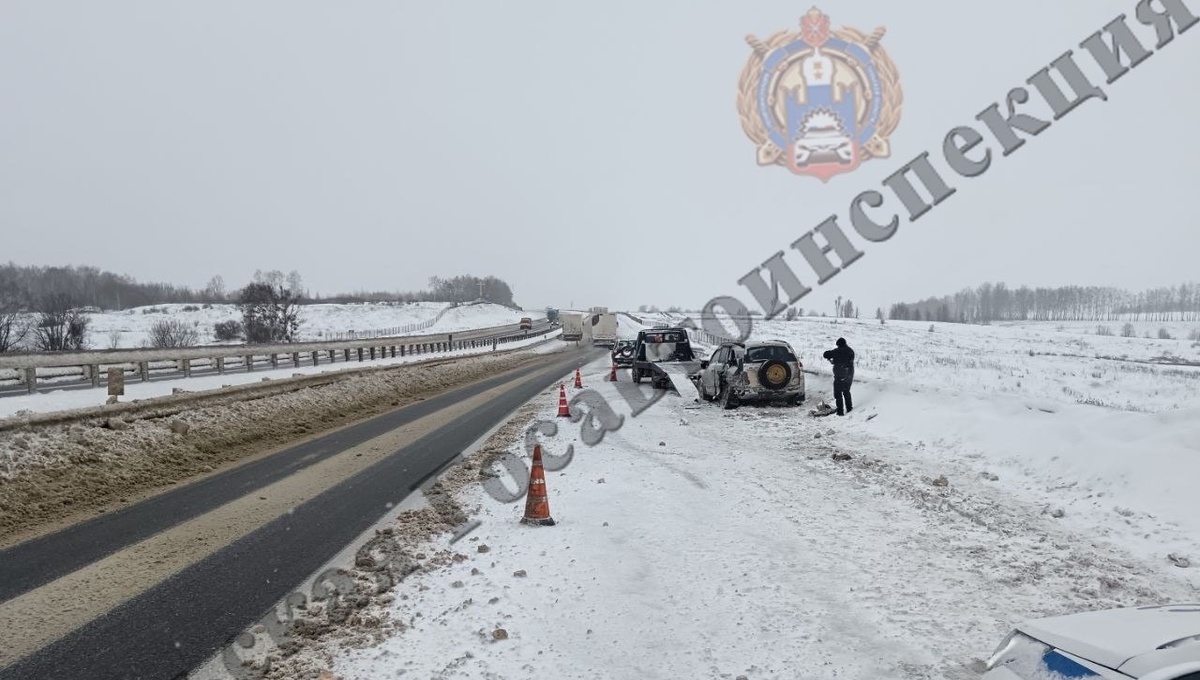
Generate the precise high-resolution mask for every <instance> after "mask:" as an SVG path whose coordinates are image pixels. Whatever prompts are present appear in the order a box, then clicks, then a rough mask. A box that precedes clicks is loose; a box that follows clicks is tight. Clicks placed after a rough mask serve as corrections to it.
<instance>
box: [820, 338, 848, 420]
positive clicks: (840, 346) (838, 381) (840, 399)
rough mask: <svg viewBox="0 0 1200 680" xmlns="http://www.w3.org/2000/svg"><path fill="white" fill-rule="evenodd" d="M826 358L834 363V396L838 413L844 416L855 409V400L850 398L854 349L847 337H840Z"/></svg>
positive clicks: (826, 354)
mask: <svg viewBox="0 0 1200 680" xmlns="http://www.w3.org/2000/svg"><path fill="white" fill-rule="evenodd" d="M825 358H826V359H828V360H829V363H831V364H833V398H834V399H835V400H836V401H837V414H838V415H839V416H844V415H846V414H847V413H849V412H850V411H853V410H854V402H853V401H851V399H850V385H851V384H852V383H853V382H854V350H852V349H850V345H847V344H846V339H845V338H838V339H837V347H836V348H834V349H831V350H829V351H827V352H825ZM843 405H844V406H845V409H844V410H843V408H842V407H843Z"/></svg>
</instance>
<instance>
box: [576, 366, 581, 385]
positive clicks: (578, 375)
mask: <svg viewBox="0 0 1200 680" xmlns="http://www.w3.org/2000/svg"><path fill="white" fill-rule="evenodd" d="M575 387H583V376H582V375H580V374H579V369H578V368H576V369H575Z"/></svg>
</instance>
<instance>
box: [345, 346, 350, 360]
mask: <svg viewBox="0 0 1200 680" xmlns="http://www.w3.org/2000/svg"><path fill="white" fill-rule="evenodd" d="M345 353H346V361H350V348H349V347H347V348H346V350H345Z"/></svg>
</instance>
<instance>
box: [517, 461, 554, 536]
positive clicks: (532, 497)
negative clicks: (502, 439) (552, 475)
mask: <svg viewBox="0 0 1200 680" xmlns="http://www.w3.org/2000/svg"><path fill="white" fill-rule="evenodd" d="M521 524H529V525H532V526H541V527H552V526H554V520H553V519H551V517H550V498H549V497H548V496H547V495H546V471H545V469H544V468H543V467H542V445H541V444H534V446H533V468H532V469H530V470H529V494H528V495H527V496H526V497H525V517H523V518H522V519H521Z"/></svg>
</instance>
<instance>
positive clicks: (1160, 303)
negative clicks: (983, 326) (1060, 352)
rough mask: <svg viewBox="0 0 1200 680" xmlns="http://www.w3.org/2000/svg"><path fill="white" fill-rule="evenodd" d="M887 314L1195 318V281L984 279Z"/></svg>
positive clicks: (1199, 287)
mask: <svg viewBox="0 0 1200 680" xmlns="http://www.w3.org/2000/svg"><path fill="white" fill-rule="evenodd" d="M888 318H890V319H897V320H902V321H942V322H953V323H987V322H991V321H1116V320H1119V319H1129V320H1133V321H1172V320H1177V321H1196V320H1200V284H1196V283H1182V284H1179V285H1177V286H1165V287H1159V288H1153V289H1149V290H1145V291H1141V292H1136V293H1135V292H1130V291H1128V290H1124V289H1120V288H1114V287H1108V286H1059V287H1055V288H1043V287H1039V288H1030V287H1028V286H1021V287H1019V288H1010V287H1008V286H1007V285H1006V284H1004V283H985V284H983V285H981V286H979V287H977V288H967V289H964V290H962V291H959V292H958V293H955V294H953V295H946V296H942V297H931V298H926V299H924V300H921V301H918V302H911V303H896V304H893V305H892V306H891V309H890V310H889V313H888Z"/></svg>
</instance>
